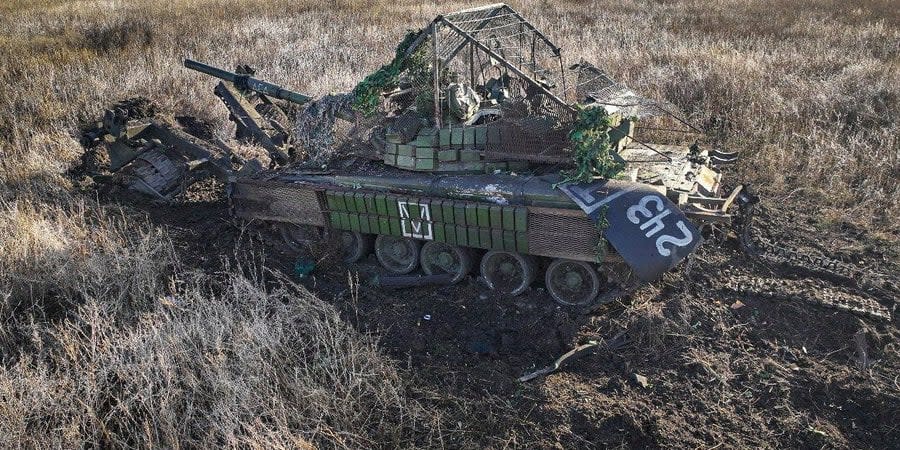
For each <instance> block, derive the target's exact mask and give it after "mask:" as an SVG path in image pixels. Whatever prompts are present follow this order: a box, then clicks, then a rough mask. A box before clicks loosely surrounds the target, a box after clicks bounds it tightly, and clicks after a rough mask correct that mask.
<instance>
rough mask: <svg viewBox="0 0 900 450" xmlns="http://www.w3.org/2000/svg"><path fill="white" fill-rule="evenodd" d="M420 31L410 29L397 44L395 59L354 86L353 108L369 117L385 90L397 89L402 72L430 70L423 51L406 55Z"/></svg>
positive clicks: (377, 105) (375, 109)
mask: <svg viewBox="0 0 900 450" xmlns="http://www.w3.org/2000/svg"><path fill="white" fill-rule="evenodd" d="M418 35H419V32H417V31H410V32H408V33H407V34H406V37H404V38H403V41H401V42H400V44H399V45H398V46H397V50H396V51H395V54H394V59H393V60H391V62H390V63H388V64H386V65H383V66H381V68H379V69H378V70H376V71H375V72H372V73H371V74H369V75H368V76H367V77H366V78H364V79H363V80H362V81H360V82H359V84H357V85H356V87H355V88H353V97H354V98H353V105H352V106H353V109H354V110H355V111H356V112H358V113H360V114H362V115H364V116H366V117H369V116H371V115H372V114H374V113H375V111H377V110H378V107H379V105H380V102H381V94H382V93H383V92H387V91H390V90H392V89H396V88H397V86H398V84H399V82H400V74H401V73H403V71H404V70H407V69H415V70H416V71H417V72H422V71H426V70H428V69H427V67H423V66H426V65H427V63H426V62H425V58H424V55H423V52H422V51H421V49H420V51H416V52H413V54H412V55H410V56H409V57H406V51H407V50H408V49H409V46H410V45H412V43H413V42H414V41H415V40H416V37H418Z"/></svg>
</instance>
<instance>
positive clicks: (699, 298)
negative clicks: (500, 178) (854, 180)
mask: <svg viewBox="0 0 900 450" xmlns="http://www.w3.org/2000/svg"><path fill="white" fill-rule="evenodd" d="M222 192H223V187H222V186H221V185H219V184H218V183H216V182H214V181H207V182H203V183H200V184H197V185H195V186H194V187H192V188H191V190H190V191H189V192H188V193H186V194H185V195H184V196H183V198H182V199H180V201H178V202H176V203H172V204H160V203H153V202H150V201H148V200H147V199H145V198H142V197H140V196H136V195H133V194H128V193H126V192H122V191H121V190H119V189H118V188H114V187H108V186H102V185H101V186H100V196H101V199H103V200H104V201H107V202H111V203H122V202H124V203H125V204H126V205H128V207H129V208H134V209H136V210H138V211H141V212H142V213H143V214H145V215H146V216H147V217H148V218H149V220H150V221H151V222H152V223H155V224H157V225H159V226H162V227H164V228H166V229H167V230H168V232H169V233H170V235H171V236H172V238H173V239H174V241H175V248H176V249H179V250H178V251H179V255H180V257H181V260H182V262H183V263H184V264H185V265H186V266H190V267H198V268H203V269H204V270H206V271H215V270H219V269H221V268H222V266H223V264H227V263H228V261H234V260H241V259H242V258H247V257H252V258H256V259H257V260H259V261H260V262H262V263H263V264H264V265H266V266H268V267H271V268H273V269H274V270H277V271H280V272H282V273H283V274H285V275H287V276H289V277H292V278H293V279H294V280H296V281H297V282H299V283H301V284H303V285H305V286H306V287H307V288H308V289H310V291H312V292H313V293H315V294H316V295H317V296H319V297H320V298H322V299H325V300H326V301H329V302H331V303H332V304H334V305H335V306H336V307H337V308H338V309H339V310H340V311H341V315H342V317H343V318H344V319H345V320H346V321H348V322H349V323H351V324H352V325H353V326H354V327H356V328H357V329H359V330H361V331H363V332H365V333H368V334H371V335H373V336H375V337H376V338H377V340H378V343H379V346H380V347H382V348H383V349H384V351H386V352H387V354H388V355H390V357H391V358H392V359H393V361H394V364H396V366H397V367H398V368H400V369H401V370H402V372H403V373H404V374H405V376H407V377H409V379H410V380H411V382H412V386H413V388H412V390H413V392H414V394H413V395H415V396H416V397H417V398H418V399H419V400H421V401H422V402H424V404H426V405H430V406H434V407H437V408H440V409H441V410H442V411H444V412H445V413H446V415H445V418H446V420H447V421H448V423H445V424H444V425H445V428H444V429H443V430H442V433H445V434H446V435H445V436H442V437H441V439H442V441H443V442H444V443H445V444H446V445H448V446H453V445H454V444H470V445H471V444H472V443H478V444H483V445H488V446H495V447H502V446H507V445H513V446H528V447H531V446H538V447H565V448H569V447H574V446H587V447H618V446H630V447H687V446H691V447H706V446H710V445H714V444H713V443H723V444H726V445H727V446H729V447H749V446H759V447H805V448H821V447H838V448H840V447H854V448H858V447H882V448H890V447H896V446H898V445H900V429H898V426H897V423H896V420H895V418H896V417H897V416H898V414H900V380H898V375H897V374H898V373H900V357H898V351H900V349H898V342H900V341H898V337H900V336H898V332H897V319H896V300H895V296H896V293H897V290H896V289H897V285H896V284H891V283H896V279H895V278H893V277H892V276H891V275H890V274H894V273H897V269H898V254H900V249H898V247H897V245H896V244H892V243H891V242H889V241H884V240H882V239H880V238H879V237H878V236H874V235H871V234H869V233H867V232H865V231H864V230H858V229H852V228H850V229H844V230H841V231H835V230H833V229H832V230H828V229H825V228H823V227H822V226H821V225H818V224H817V222H816V220H815V219H814V218H813V217H811V216H809V215H808V214H805V213H804V212H803V208H802V205H773V204H771V203H770V202H767V201H766V200H763V203H762V205H763V210H762V212H761V214H760V216H759V217H758V218H757V219H756V222H755V226H756V227H758V228H759V229H760V230H761V232H763V233H764V234H766V235H768V236H770V237H775V238H777V239H778V241H779V242H780V243H782V244H784V245H786V246H791V247H797V248H806V249H815V250H819V251H824V252H826V254H829V255H831V256H833V257H838V258H840V259H842V260H844V261H848V262H852V263H853V264H855V265H858V266H861V267H867V268H868V269H869V270H872V271H875V272H878V273H882V274H887V277H888V279H889V282H888V284H887V285H885V286H882V287H881V288H879V289H867V288H863V287H859V286H857V285H856V283H855V282H854V281H853V280H847V279H840V278H836V277H834V276H822V275H819V276H817V274H815V273H810V272H809V271H806V270H804V269H802V268H796V267H790V266H772V267H770V266H766V265H762V264H760V263H758V262H756V261H755V260H753V259H751V258H749V257H748V256H747V255H746V254H744V253H743V251H742V250H741V248H740V246H739V245H738V243H737V239H736V238H735V236H734V235H733V234H731V235H729V236H727V237H725V238H720V239H710V240H708V241H707V242H706V243H704V245H703V246H701V248H700V250H699V252H698V253H697V254H696V256H695V257H694V258H693V260H692V261H691V262H690V264H689V266H686V265H682V266H681V267H679V268H678V269H677V270H675V271H673V272H671V273H669V274H667V275H666V277H665V278H664V279H663V280H661V281H659V282H656V283H653V284H651V285H647V286H645V287H643V288H641V289H639V290H638V291H637V292H636V293H634V294H633V295H631V296H629V297H627V298H625V299H622V300H619V301H616V302H615V303H613V304H611V305H607V306H605V307H603V308H602V309H600V310H599V311H597V312H596V313H595V314H590V315H581V314H579V313H578V312H575V311H570V310H567V309H565V308H561V307H558V306H556V304H555V303H553V301H552V300H551V299H550V297H549V294H547V293H546V292H545V290H544V289H543V287H542V286H541V285H540V282H536V283H535V285H534V286H533V288H532V289H530V290H529V291H528V292H526V293H525V294H524V295H522V296H519V297H514V298H508V297H504V296H501V295H497V294H495V293H493V292H491V291H489V290H488V289H487V288H486V286H485V285H484V284H483V283H482V282H480V281H479V280H478V278H477V275H476V274H473V275H471V276H469V277H468V278H467V279H466V280H464V281H463V282H461V283H460V284H458V285H455V286H438V287H434V286H430V287H417V288H406V289H399V290H386V289H382V288H378V287H377V279H378V277H379V276H383V271H382V269H380V267H379V265H378V263H377V261H376V260H375V257H374V255H370V256H369V257H368V258H367V259H365V260H364V261H363V262H361V263H358V264H352V265H343V264H341V263H339V262H335V261H334V260H333V258H331V257H330V256H329V254H328V252H329V250H328V248H327V247H319V248H316V249H314V252H313V253H304V254H300V255H298V254H296V253H294V252H291V251H289V250H288V249H287V246H286V245H284V244H283V243H282V242H281V240H280V237H279V234H278V232H277V231H276V230H275V229H274V228H273V227H272V226H271V225H268V224H257V223H246V222H241V221H238V220H236V219H233V218H231V217H230V216H229V215H228V208H227V202H226V200H225V199H224V198H223V195H222ZM812 236H816V238H815V239H813V238H812ZM248 255H251V256H248ZM298 259H302V260H310V259H313V260H316V261H318V264H317V267H316V269H315V270H314V271H313V272H312V273H311V274H310V275H309V276H307V277H302V278H301V277H298V275H297V273H296V271H295V269H294V267H295V263H296V262H297V261H298ZM686 267H689V269H686ZM773 286H774V288H773ZM779 286H781V287H782V288H783V289H781V288H779ZM829 289H830V290H836V291H839V292H843V293H845V294H846V295H848V296H850V298H861V299H868V300H869V301H875V302H877V304H879V305H881V306H883V307H884V308H886V310H887V311H889V312H890V314H891V319H890V320H884V319H878V318H872V317H865V316H859V315H853V314H851V313H848V312H845V311H839V310H836V309H831V308H827V307H823V306H821V305H819V304H818V303H817V296H819V295H820V294H821V292H824V291H826V290H829ZM867 290H868V292H867ZM789 293H790V295H789ZM623 333H624V334H623ZM612 338H616V339H615V340H614V343H613V345H610V346H609V347H612V348H609V347H604V346H603V345H600V346H597V347H593V348H589V349H587V350H585V351H582V352H580V353H578V354H576V355H575V356H574V357H572V358H569V359H567V360H566V361H565V362H564V363H563V364H562V367H561V368H560V369H559V370H558V371H556V372H554V373H551V374H549V375H547V376H542V377H537V378H536V379H534V380H531V381H527V382H520V381H518V378H519V377H520V376H522V375H524V374H526V373H530V372H533V371H535V370H537V369H540V368H542V367H544V366H547V365H549V364H552V363H553V361H554V360H555V359H556V358H558V357H559V356H560V355H562V354H563V353H565V352H567V351H568V350H570V349H572V348H574V347H576V346H577V345H579V344H584V343H588V342H591V341H599V342H603V340H604V339H608V340H612Z"/></svg>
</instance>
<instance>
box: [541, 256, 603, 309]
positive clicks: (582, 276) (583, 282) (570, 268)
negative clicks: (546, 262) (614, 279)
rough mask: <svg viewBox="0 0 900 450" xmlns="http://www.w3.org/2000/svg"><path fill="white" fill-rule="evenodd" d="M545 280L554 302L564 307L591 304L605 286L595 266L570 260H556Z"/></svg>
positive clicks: (548, 268)
mask: <svg viewBox="0 0 900 450" xmlns="http://www.w3.org/2000/svg"><path fill="white" fill-rule="evenodd" d="M544 280H545V283H546V285H547V291H549V292H550V295H551V296H552V297H553V300H556V302H557V303H559V304H561V305H564V306H586V305H588V304H590V303H591V301H593V300H594V299H595V298H597V295H599V294H600V288H601V287H602V285H603V283H602V282H601V281H600V275H599V274H597V269H595V268H594V266H593V265H591V264H588V263H586V262H584V261H572V260H568V259H554V260H553V262H551V263H550V266H549V267H547V273H546V275H545V277H544Z"/></svg>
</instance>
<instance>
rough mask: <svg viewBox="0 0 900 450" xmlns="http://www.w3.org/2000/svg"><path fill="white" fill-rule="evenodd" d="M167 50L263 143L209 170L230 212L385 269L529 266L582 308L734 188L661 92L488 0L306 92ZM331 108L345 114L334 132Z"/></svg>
mask: <svg viewBox="0 0 900 450" xmlns="http://www.w3.org/2000/svg"><path fill="white" fill-rule="evenodd" d="M185 66H186V67H188V68H190V69H193V70H198V71H201V72H203V73H205V74H207V75H210V76H213V77H217V78H220V79H222V81H221V82H220V83H219V85H218V86H217V87H216V89H215V92H216V94H217V95H218V96H219V97H220V98H221V99H222V101H223V102H224V104H225V105H226V107H227V108H228V110H229V113H230V117H231V119H232V120H234V121H235V123H236V128H237V137H238V138H240V139H242V140H247V141H251V142H254V143H256V144H258V145H260V146H261V147H263V148H265V149H266V150H268V152H269V155H270V157H271V161H272V164H270V166H271V167H273V168H270V169H267V170H252V171H251V170H241V171H240V172H238V171H231V172H229V171H228V170H219V171H218V172H224V173H226V175H223V176H222V178H223V179H224V180H227V182H228V185H229V201H230V205H231V208H232V212H233V214H234V215H235V216H237V217H240V218H244V219H247V220H254V221H264V222H270V223H272V224H274V225H275V226H277V227H278V228H279V229H280V230H281V232H282V236H283V237H284V238H285V245H290V246H298V245H303V243H304V242H306V241H309V240H310V239H313V240H318V239H321V238H322V237H323V236H329V237H331V238H333V239H335V240H336V241H337V242H338V243H339V244H340V247H341V250H342V257H343V259H344V261H346V262H348V263H353V262H357V261H360V260H361V259H363V258H365V257H366V256H367V255H369V254H370V253H374V255H375V257H376V258H377V261H378V262H379V263H380V265H381V266H383V267H384V270H385V271H387V272H389V273H391V274H396V275H403V274H410V273H413V272H416V271H419V270H421V271H422V272H424V273H425V274H427V275H437V274H443V275H450V277H449V279H450V281H451V282H454V283H455V282H459V281H461V280H463V279H464V278H466V277H467V276H469V275H470V274H472V273H478V274H480V275H481V277H483V279H484V281H485V282H486V283H487V285H488V286H489V287H490V288H491V289H494V290H497V291H499V292H501V293H503V294H505V295H518V294H521V293H522V292H524V291H525V290H527V289H528V288H529V287H530V286H531V285H532V284H533V283H535V281H536V280H540V282H543V284H544V286H545V287H546V289H547V291H548V292H549V294H550V295H551V296H552V297H553V299H554V300H555V301H557V302H559V303H560V304H562V305H566V306H577V307H584V306H590V305H592V304H594V303H596V302H597V301H598V299H599V298H601V297H602V296H601V295H600V294H601V293H604V292H608V291H609V290H611V289H615V288H622V287H623V286H629V285H634V284H636V283H639V282H641V281H651V280H654V279H657V278H659V277H660V276H662V274H664V273H665V272H666V271H669V270H672V269H673V268H674V267H676V266H677V265H678V264H679V263H680V262H682V261H683V260H684V259H685V258H686V257H687V256H688V255H690V254H691V252H693V251H694V250H695V249H696V247H697V245H698V244H699V243H700V242H701V241H702V239H703V235H704V233H705V232H707V230H712V229H714V228H716V227H718V226H720V225H727V224H729V223H731V222H732V221H733V220H734V218H735V211H736V209H737V208H738V206H739V204H741V203H746V202H750V201H752V198H751V197H750V196H748V195H747V194H746V192H745V190H744V188H743V186H740V185H738V186H737V187H735V188H733V189H731V190H729V191H725V190H724V188H723V181H722V175H721V173H720V171H719V166H720V165H722V164H728V163H731V162H734V160H735V155H733V154H731V153H727V152H723V151H717V150H709V149H704V148H703V146H702V144H701V143H700V142H699V141H701V140H702V133H701V132H700V130H699V129H698V128H697V127H694V126H692V125H691V124H690V123H689V122H688V121H687V120H685V119H684V118H682V117H681V115H680V114H679V113H678V112H677V108H675V107H674V106H672V105H670V104H667V103H665V102H660V101H654V100H651V99H648V98H645V97H643V96H641V95H639V94H637V93H635V92H634V91H632V90H631V89H629V88H628V87H626V86H625V85H623V84H622V83H618V82H615V81H613V80H612V79H611V78H610V77H609V76H608V74H606V73H605V72H604V71H603V70H601V69H599V68H598V67H596V66H595V65H593V64H590V63H588V62H586V61H579V62H578V63H577V64H570V63H567V62H566V61H565V60H564V58H563V52H562V49H560V48H559V47H557V46H556V45H555V44H553V42H551V41H550V39H549V38H548V37H547V36H546V35H544V34H543V33H541V32H540V31H539V30H537V29H536V28H535V27H534V26H533V25H532V24H531V23H530V22H528V21H527V20H525V19H524V18H523V17H522V16H521V15H519V14H518V13H517V12H516V11H514V10H513V9H512V8H510V7H509V6H507V5H503V4H495V5H489V6H485V7H481V8H473V9H468V10H463V11H458V12H455V13H451V14H446V15H442V16H438V17H437V18H435V19H434V20H433V21H431V22H430V23H429V24H427V25H426V26H425V27H423V28H422V29H421V30H418V31H416V32H411V33H409V34H408V35H407V36H406V37H405V38H404V39H403V40H402V42H401V43H400V45H399V46H398V47H397V49H396V54H395V58H394V59H393V60H392V61H391V62H389V63H388V64H386V65H384V66H383V67H381V68H380V69H379V70H377V71H376V72H374V73H373V74H372V75H370V76H369V77H367V78H366V79H364V80H363V81H361V82H360V83H359V84H358V85H357V86H356V88H355V89H354V90H353V91H352V92H349V93H346V94H340V95H331V96H328V97H325V98H321V99H313V98H311V97H310V96H306V95H303V94H299V93H297V92H294V91H291V90H289V89H286V88H283V87H280V86H276V85H274V84H271V83H267V82H264V81H261V80H259V79H257V78H254V76H255V74H254V72H253V70H252V69H250V68H247V67H246V66H243V67H239V70H237V71H236V72H228V71H225V70H222V69H218V68H215V67H212V66H209V65H206V64H203V63H199V62H196V61H190V60H187V61H185ZM335 119H339V120H342V121H347V122H348V123H350V124H351V125H352V128H351V132H350V133H349V134H348V135H347V136H345V138H344V139H343V140H340V139H337V138H336V137H335V131H334V124H335ZM124 134H126V135H127V134H128V133H124ZM323 142H324V144H323ZM160 154H163V153H160ZM244 163H246V161H244ZM148 164H149V163H148ZM157 165H158V164H157ZM244 165H248V164H244ZM258 166H260V165H259V164H257V165H254V167H258ZM170 184H174V183H170Z"/></svg>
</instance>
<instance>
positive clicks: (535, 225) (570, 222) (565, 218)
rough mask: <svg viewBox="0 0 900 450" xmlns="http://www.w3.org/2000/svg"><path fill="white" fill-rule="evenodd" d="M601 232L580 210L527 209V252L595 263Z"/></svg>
mask: <svg viewBox="0 0 900 450" xmlns="http://www.w3.org/2000/svg"><path fill="white" fill-rule="evenodd" d="M599 241H600V232H599V231H598V230H597V227H596V226H595V225H594V224H593V223H592V222H591V220H590V219H589V218H588V217H587V216H586V215H585V214H584V213H583V212H581V211H576V210H567V209H555V208H534V207H532V208H528V253H530V254H533V255H540V256H549V257H553V258H566V259H574V260H579V261H590V262H594V261H596V253H595V249H596V247H597V243H598V242H599Z"/></svg>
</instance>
